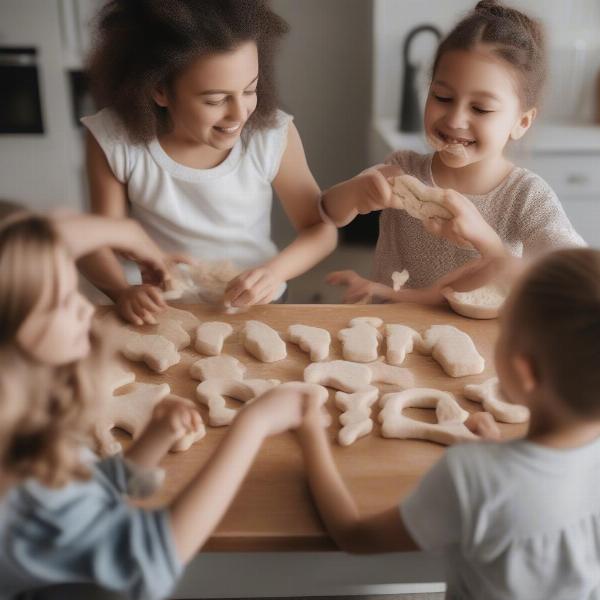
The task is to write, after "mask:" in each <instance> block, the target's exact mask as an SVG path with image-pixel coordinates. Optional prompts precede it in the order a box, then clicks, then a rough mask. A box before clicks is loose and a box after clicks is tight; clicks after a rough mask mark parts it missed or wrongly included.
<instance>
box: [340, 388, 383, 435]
mask: <svg viewBox="0 0 600 600" xmlns="http://www.w3.org/2000/svg"><path fill="white" fill-rule="evenodd" d="M377 398H379V390H378V389H377V388H376V387H373V386H369V387H368V388H365V389H364V390H362V391H360V392H354V393H353V394H347V393H345V392H336V394H335V404H336V406H337V407H338V408H339V409H341V410H342V411H343V412H342V414H341V415H340V423H341V424H342V428H341V429H340V430H339V431H338V442H339V443H340V445H342V446H349V445H350V444H353V443H354V442H355V441H356V440H357V439H358V438H359V437H363V436H365V435H367V434H369V433H371V430H372V429H373V421H372V419H371V406H373V404H375V402H377Z"/></svg>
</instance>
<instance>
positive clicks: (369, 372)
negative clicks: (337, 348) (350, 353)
mask: <svg viewBox="0 0 600 600" xmlns="http://www.w3.org/2000/svg"><path fill="white" fill-rule="evenodd" d="M304 381H308V382H309V383H317V384H319V385H323V386H326V387H331V388H334V389H336V390H340V391H341V392H349V393H353V392H358V391H361V390H364V389H365V388H367V387H369V386H370V385H371V383H388V384H393V385H397V386H399V387H402V388H408V387H412V386H413V385H414V377H413V374H412V373H411V372H410V371H409V370H408V369H403V368H401V367H395V366H391V365H386V364H385V363H381V362H375V363H371V364H365V363H356V362H350V361H346V360H332V361H329V362H320V363H312V364H310V365H308V366H307V367H306V368H305V369H304Z"/></svg>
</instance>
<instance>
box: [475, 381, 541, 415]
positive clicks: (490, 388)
mask: <svg viewBox="0 0 600 600" xmlns="http://www.w3.org/2000/svg"><path fill="white" fill-rule="evenodd" d="M463 394H464V396H465V398H467V399H468V400H472V401H473V402H480V403H481V404H482V405H483V409H484V410H486V411H487V412H489V413H490V414H491V415H492V416H493V417H494V419H496V421H500V422H502V423H526V422H527V421H529V416H530V414H529V409H528V408H527V407H526V406H523V405H522V404H511V403H510V402H507V401H506V400H505V399H504V397H503V396H502V391H501V390H500V382H499V381H498V378H497V377H492V378H491V379H488V380H486V381H484V382H483V383H473V384H470V385H466V386H465V389H464V391H463Z"/></svg>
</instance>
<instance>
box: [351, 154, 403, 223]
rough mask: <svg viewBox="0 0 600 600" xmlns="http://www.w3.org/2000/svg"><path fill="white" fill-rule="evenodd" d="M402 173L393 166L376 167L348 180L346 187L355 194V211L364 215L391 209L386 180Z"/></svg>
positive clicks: (391, 197)
mask: <svg viewBox="0 0 600 600" xmlns="http://www.w3.org/2000/svg"><path fill="white" fill-rule="evenodd" d="M402 174H403V171H402V169H400V167H397V166H395V165H376V166H375V167H371V168H370V169H367V170H366V171H363V172H362V173H360V174H359V175H357V176H356V177H353V178H352V179H350V180H349V181H348V182H347V184H346V185H348V186H349V188H350V187H352V188H353V190H352V191H353V192H354V193H355V194H356V197H357V202H356V210H357V211H358V213H359V214H361V215H365V214H367V213H370V212H372V211H374V210H383V209H384V208H390V207H393V204H394V196H393V194H392V186H391V185H390V183H389V181H388V180H387V178H389V177H396V176H397V175H402Z"/></svg>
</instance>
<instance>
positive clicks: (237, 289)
mask: <svg viewBox="0 0 600 600" xmlns="http://www.w3.org/2000/svg"><path fill="white" fill-rule="evenodd" d="M282 284H283V281H282V280H281V279H280V278H279V277H278V276H277V275H276V274H275V273H274V272H273V270H272V269H269V268H267V267H257V268H255V269H250V270H249V271H244V272H243V273H241V274H240V275H238V276H237V277H235V278H234V279H232V280H231V281H230V282H229V283H228V284H227V288H226V289H225V295H224V296H223V303H224V304H225V306H250V305H253V304H269V302H271V300H273V298H275V296H276V295H277V292H279V291H280V289H281V286H282Z"/></svg>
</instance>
